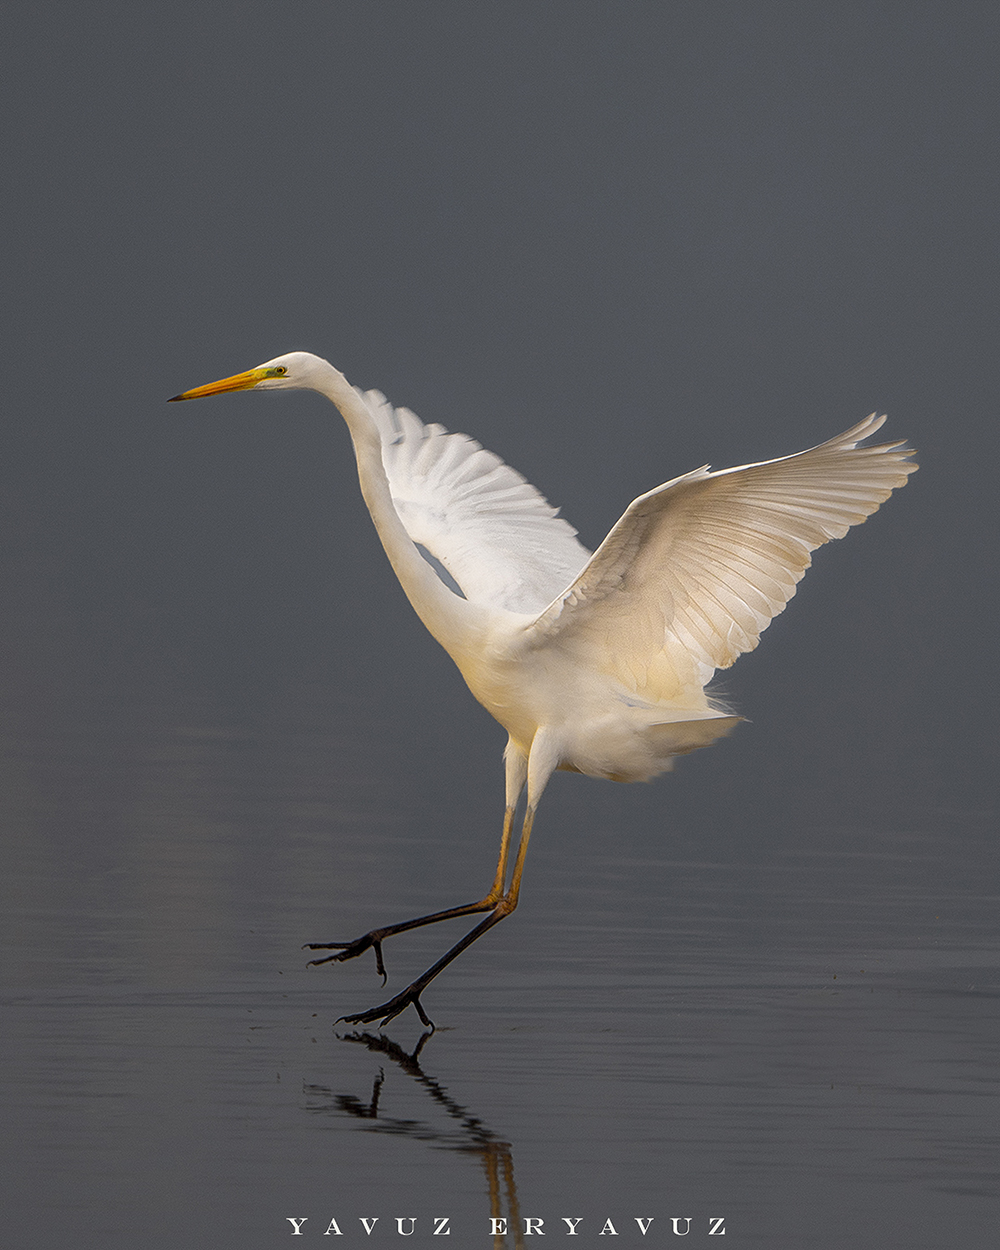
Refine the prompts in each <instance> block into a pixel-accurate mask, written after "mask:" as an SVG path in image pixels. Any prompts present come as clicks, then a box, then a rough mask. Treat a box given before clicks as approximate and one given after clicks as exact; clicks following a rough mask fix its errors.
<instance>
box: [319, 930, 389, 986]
mask: <svg viewBox="0 0 1000 1250" xmlns="http://www.w3.org/2000/svg"><path fill="white" fill-rule="evenodd" d="M382 937H383V933H382V931H381V930H380V929H373V930H372V931H371V933H366V934H365V935H364V937H359V938H358V939H357V940H356V941H354V942H307V943H306V944H305V946H303V948H302V949H303V950H304V951H337V952H338V953H337V954H336V955H327V956H325V957H324V958H323V959H310V960H309V962H308V964H306V967H307V968H312V967H315V966H317V965H319V964H330V963H343V962H344V960H345V959H356V958H357V957H358V955H363V954H364V952H365V951H366V950H367V949H368V948H369V946H371V947H372V948H373V949H374V951H375V971H376V972H377V973H378V974H379V976H380V977H381V978H382V984H383V985H385V983H386V981H387V980H388V979H389V978H388V975H387V973H386V970H385V964H384V963H383V962H382Z"/></svg>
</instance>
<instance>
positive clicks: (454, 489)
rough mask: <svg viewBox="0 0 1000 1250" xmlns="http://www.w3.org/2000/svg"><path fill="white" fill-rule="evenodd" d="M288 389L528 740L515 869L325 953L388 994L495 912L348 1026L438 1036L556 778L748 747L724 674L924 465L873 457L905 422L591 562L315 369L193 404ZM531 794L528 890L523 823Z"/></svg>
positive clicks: (644, 529) (465, 454)
mask: <svg viewBox="0 0 1000 1250" xmlns="http://www.w3.org/2000/svg"><path fill="white" fill-rule="evenodd" d="M283 388H305V389H311V390H316V391H319V392H320V393H321V394H323V395H325V396H327V398H329V399H330V400H332V401H333V403H334V404H336V406H337V408H338V409H339V410H340V413H341V415H342V416H343V417H344V420H345V421H346V422H347V426H348V429H349V430H350V433H351V437H352V440H353V443H354V449H355V455H356V457H357V462H358V477H359V481H360V484H361V489H362V493H363V495H364V498H365V502H366V503H367V505H368V509H369V511H370V513H371V517H372V520H373V521H374V523H375V527H376V529H377V530H378V533H379V537H380V539H381V541H382V545H383V547H384V548H385V551H386V554H387V555H388V557H389V560H390V562H391V563H392V566H393V568H394V570H395V572H396V575H397V577H398V578H399V581H400V583H401V585H402V587H403V589H404V591H405V592H406V594H407V596H408V598H409V600H410V602H411V603H412V604H413V607H414V608H415V609H416V611H417V613H418V614H419V616H420V617H421V619H422V620H423V621H424V623H425V624H426V626H427V627H428V629H429V630H430V631H431V633H432V634H433V635H434V636H435V637H436V638H437V639H438V641H439V642H440V643H441V644H442V646H444V647H445V648H446V650H447V651H448V652H449V654H450V655H451V656H452V658H453V659H454V661H455V663H456V664H457V665H458V667H459V669H460V670H461V672H462V675H463V676H464V678H465V680H466V682H467V683H468V685H469V688H470V689H471V691H472V693H473V694H474V695H475V696H476V698H477V699H478V700H479V701H480V702H481V703H482V704H483V705H484V706H485V707H486V708H487V709H488V710H489V711H490V712H491V713H492V714H493V716H495V717H496V719H497V720H498V721H499V722H500V723H501V724H502V725H503V726H504V728H505V729H506V730H507V731H508V734H509V740H508V744H507V750H506V752H505V756H504V758H505V763H506V798H507V802H506V812H505V817H504V825H503V834H502V838H501V848H500V856H499V860H498V864H497V872H496V876H495V878H494V882H493V885H492V887H491V889H490V890H489V891H488V892H487V894H485V895H484V896H483V898H481V899H479V900H477V901H476V902H474V903H468V904H465V905H463V906H461V907H455V908H450V909H449V910H448V911H444V912H436V913H434V914H432V915H429V916H421V917H418V918H416V919H415V920H409V921H404V922H403V923H401V924H393V925H388V926H385V927H383V928H380V929H374V930H372V931H371V932H370V933H367V934H364V935H363V936H362V937H361V938H358V939H357V940H356V941H354V942H346V943H314V944H311V945H312V948H313V949H331V950H336V951H337V954H334V955H330V956H328V957H327V958H325V959H319V960H315V961H314V962H316V963H325V962H328V961H330V960H343V959H349V958H353V957H354V956H355V955H359V954H361V952H362V951H364V950H367V949H368V948H369V947H373V948H374V950H375V955H376V963H377V967H378V969H379V971H380V972H381V973H382V974H383V976H384V966H383V961H382V941H383V939H384V938H386V937H388V936H391V935H392V934H395V933H400V932H403V931H404V930H406V929H411V928H415V927H416V926H418V925H424V924H431V923H434V922H435V921H438V920H444V919H448V918H451V917H454V916H462V915H471V914H474V913H476V912H484V911H487V912H489V913H490V914H489V915H488V916H487V917H486V919H485V920H483V921H481V922H480V924H479V925H477V926H476V928H474V929H473V930H472V931H471V932H470V933H468V934H467V935H466V937H465V938H463V939H462V940H461V941H460V942H459V943H457V945H456V946H454V947H453V948H452V949H451V950H449V951H448V952H446V954H445V955H444V956H443V957H442V958H441V959H440V960H438V962H437V963H436V964H434V965H433V966H432V967H431V968H429V969H428V970H427V971H426V972H425V973H424V974H423V975H422V976H421V977H419V978H417V980H416V981H414V982H413V984H412V985H409V986H407V988H406V989H405V990H403V991H401V993H399V994H397V995H396V996H395V997H394V998H392V999H390V1000H389V1001H388V1002H387V1003H383V1004H382V1005H381V1006H379V1007H375V1008H373V1009H371V1010H370V1011H367V1012H360V1013H358V1014H357V1015H354V1016H348V1017H345V1018H346V1019H348V1020H349V1021H352V1022H372V1021H375V1020H378V1019H382V1021H383V1023H385V1022H387V1021H388V1020H390V1019H392V1017H393V1016H395V1015H398V1013H399V1012H400V1011H402V1010H403V1009H404V1008H405V1007H406V1006H407V1005H409V1004H411V1003H412V1004H413V1005H414V1006H415V1008H416V1010H417V1011H418V1013H419V1014H420V1017H421V1019H422V1020H423V1021H424V1022H425V1023H427V1024H429V1023H430V1022H429V1021H428V1019H427V1017H426V1014H425V1013H424V1010H423V1007H422V1006H421V1003H420V997H419V996H420V993H421V992H422V990H423V989H424V988H425V987H426V986H427V984H428V983H429V982H430V981H431V980H432V979H433V978H434V977H435V976H436V975H437V974H438V972H440V971H441V969H442V968H444V967H445V966H446V965H447V964H448V963H450V962H451V960H452V959H454V958H455V957H456V956H457V955H458V954H460V953H461V951H463V950H464V949H465V948H466V946H468V945H469V944H470V943H471V942H473V941H475V939H476V938H477V937H479V936H480V935H481V934H482V933H484V932H485V931H486V930H487V929H488V928H490V927H491V926H492V925H494V924H496V923H497V921H499V920H501V919H503V917H504V916H506V915H509V913H510V912H511V911H513V909H514V907H515V906H516V905H517V897H518V890H519V886H520V880H521V872H522V869H523V865H524V856H525V851H526V849H527V845H528V838H529V836H530V833H531V827H532V823H533V820H534V814H535V810H536V808H537V805H538V800H539V798H540V797H541V793H542V791H543V790H544V788H545V785H546V783H547V781H548V779H549V777H550V776H551V775H552V772H553V770H555V769H556V768H564V769H568V770H571V771H578V772H584V773H588V774H590V775H592V776H598V777H608V778H611V779H613V780H619V781H635V780H645V779H648V778H650V777H654V776H656V775H657V774H658V773H661V772H663V771H665V770H666V769H669V768H670V767H671V766H672V763H673V759H674V757H675V756H677V755H680V754H684V753H685V752H687V751H692V750H695V749H696V748H698V747H702V746H708V745H709V744H710V743H711V742H713V741H715V740H716V739H717V738H718V737H720V736H721V735H722V734H725V733H728V732H729V730H730V729H731V728H732V727H733V725H734V724H735V723H736V721H737V719H738V718H736V717H733V716H732V715H730V714H729V713H728V711H727V710H726V709H724V708H721V707H719V706H717V705H716V704H714V703H713V702H712V700H711V698H710V696H709V695H708V694H707V693H706V690H705V687H706V685H707V683H708V682H709V680H710V679H711V677H712V674H713V673H714V671H715V670H716V669H718V668H726V667H728V666H729V665H730V664H732V663H733V661H734V660H735V659H736V658H737V656H739V655H740V654H742V653H743V652H744V651H752V650H753V649H754V647H756V646H757V643H758V641H759V639H760V635H761V633H762V632H763V631H764V630H765V629H766V628H767V626H768V625H769V624H770V622H771V620H772V619H773V618H774V617H775V616H776V615H777V614H778V613H779V612H781V611H782V610H783V609H784V607H785V604H786V603H787V602H788V600H789V599H790V598H791V597H792V595H793V594H794V593H795V587H796V584H797V583H798V581H799V580H800V578H801V577H802V575H803V573H804V572H805V570H806V569H807V568H808V567H809V564H810V553H811V552H812V551H814V550H815V549H816V548H817V547H819V546H821V545H822V544H823V543H825V542H828V541H829V540H830V539H832V538H841V537H843V535H844V534H846V533H847V530H848V529H849V528H850V527H851V526H852V525H857V524H858V523H860V522H861V521H864V520H865V519H866V518H867V517H868V516H870V515H871V513H873V512H874V511H875V510H876V509H877V508H878V507H879V505H880V504H881V503H883V502H884V501H885V500H886V499H887V498H888V497H889V495H890V494H891V492H892V491H893V490H894V489H895V488H896V487H899V486H902V485H903V484H904V483H905V482H906V479H907V476H908V475H909V474H910V473H912V472H913V471H914V470H915V469H916V467H917V466H916V464H915V462H914V461H913V459H912V456H913V452H912V450H911V449H910V448H908V447H906V446H904V445H903V444H902V443H900V442H896V443H885V444H881V445H877V446H874V447H870V446H861V443H862V441H863V440H864V439H865V438H867V437H869V436H870V435H871V434H874V433H875V432H876V431H877V430H878V429H879V428H880V427H881V425H882V424H883V422H884V420H885V418H884V417H876V416H874V415H872V416H871V417H869V418H867V420H865V421H862V422H860V423H859V424H858V425H856V426H854V427H853V428H851V429H849V430H847V431H846V432H845V433H843V434H841V435H838V436H837V437H836V438H833V439H830V440H829V441H828V442H826V443H821V444H820V445H819V446H818V447H813V448H811V449H810V450H808V451H803V452H799V453H798V454H796V455H792V456H785V457H783V458H781V459H778V460H767V461H763V462H761V463H759V464H748V465H742V466H740V467H739V468H735V469H724V470H721V471H718V472H712V471H710V470H709V468H708V467H707V466H706V467H704V468H701V469H696V470H694V471H693V472H691V473H686V474H684V475H683V476H682V477H678V478H674V479H673V481H670V482H666V483H665V484H664V485H662V486H658V487H656V488H655V489H654V490H651V491H649V492H648V493H647V494H645V495H640V496H639V498H638V499H636V500H634V501H633V502H632V503H631V504H630V505H629V506H628V508H627V509H626V510H625V512H624V514H623V516H622V518H621V520H619V521H618V522H617V524H616V525H615V526H614V527H613V528H612V530H611V532H610V534H608V536H607V538H606V539H605V540H604V542H603V543H602V544H601V545H600V547H599V548H598V550H597V552H596V553H595V554H593V555H591V554H590V552H588V551H587V550H586V548H585V547H583V546H582V544H581V543H580V542H579V541H578V539H577V538H576V531H575V530H574V529H573V528H572V526H570V525H569V524H568V523H567V522H566V521H564V520H563V519H562V518H561V517H559V516H557V514H556V509H554V508H553V507H551V505H550V504H549V503H548V502H547V501H546V500H545V499H544V498H543V496H542V495H541V494H540V493H539V492H538V491H537V490H536V489H535V488H534V487H533V486H532V485H530V483H528V482H527V481H526V480H525V479H524V478H523V477H522V476H521V474H520V473H518V472H517V471H516V470H515V469H512V468H511V467H510V466H509V465H506V464H504V462H503V461H502V460H501V459H500V458H499V457H498V456H496V455H494V454H493V453H492V452H490V451H486V450H484V449H483V448H482V447H481V446H480V445H479V444H478V443H477V442H475V441H474V440H473V439H471V438H469V437H468V436H467V435H465V434H450V433H448V431H447V430H445V429H444V428H443V427H442V426H440V425H424V424H423V423H422V422H421V421H420V420H418V418H417V417H415V416H414V415H413V413H412V412H410V411H409V410H408V409H406V408H395V409H394V408H393V407H392V406H391V405H390V404H389V403H388V402H387V401H386V399H385V397H384V396H383V395H381V394H380V393H379V392H378V391H368V392H364V393H363V392H361V391H357V390H355V389H354V388H352V387H351V386H350V385H349V384H348V382H347V381H346V379H345V378H344V376H343V375H342V374H341V373H339V372H338V371H337V370H336V369H334V368H333V366H332V365H330V364H328V363H327V362H326V361H325V360H320V359H319V358H318V357H316V356H312V355H310V354H309V353H306V352H292V353H290V354H288V355H286V356H279V357H277V358H276V359H274V360H271V361H268V362H267V363H266V364H264V365H259V366H258V367H257V368H256V369H251V370H249V371H248V372H246V373H242V374H237V375H236V376H234V377H231V378H226V379H224V380H223V381H221V382H213V383H210V384H209V385H208V386H204V387H198V388H196V389H195V390H193V391H186V392H185V393H184V394H183V395H178V396H176V397H175V398H176V399H194V398H197V397H199V396H202V395H212V394H216V393H219V392H221V391H229V390H249V389H258V390H274V389H283ZM421 548H423V549H425V550H426V551H427V552H429V553H430V554H431V555H432V556H433V557H434V558H435V559H436V560H438V561H439V562H440V564H441V566H442V567H443V568H444V569H445V570H446V571H447V573H448V575H449V576H450V577H451V578H452V579H454V582H455V583H456V584H457V585H458V586H459V587H460V588H461V594H456V593H455V592H454V591H453V590H452V589H451V588H450V587H449V586H448V585H447V584H446V583H445V581H443V580H442V579H441V578H440V577H439V576H438V575H437V573H436V572H435V571H434V569H433V568H432V567H431V565H430V564H429V563H428V562H427V561H426V560H425V559H424V558H423V556H422V555H421V550H420V549H421ZM525 786H527V807H526V810H525V816H524V822H523V824H522V828H521V836H520V841H519V844H518V852H517V858H516V862H515V864H514V869H513V873H512V875H511V880H510V884H509V886H508V885H507V862H508V857H509V849H510V841H511V830H512V826H513V820H514V810H515V807H516V805H517V801H518V799H519V797H520V795H521V792H522V790H524V788H525Z"/></svg>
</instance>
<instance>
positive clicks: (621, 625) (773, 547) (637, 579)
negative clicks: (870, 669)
mask: <svg viewBox="0 0 1000 1250" xmlns="http://www.w3.org/2000/svg"><path fill="white" fill-rule="evenodd" d="M884 420H885V418H884V417H876V416H875V415H874V414H873V415H872V416H871V417H869V418H868V419H867V420H866V421H862V422H861V423H860V424H858V425H856V426H854V427H853V429H850V430H847V431H846V432H845V433H844V434H841V435H840V436H839V437H837V438H832V439H830V441H829V442H827V443H822V444H820V446H818V447H813V448H812V449H811V450H809V451H803V452H799V454H798V455H794V456H785V457H783V458H782V459H780V460H768V461H764V462H763V463H761V464H748V465H743V466H742V467H741V468H736V469H725V470H722V471H720V472H716V473H712V472H710V471H709V469H708V467H707V466H706V467H705V468H702V469H696V470H695V471H694V472H693V473H687V474H685V475H684V476H683V477H679V478H675V479H674V480H673V481H672V482H667V483H666V484H665V485H663V486H659V487H657V488H656V490H652V491H650V492H649V493H648V494H646V495H640V497H639V498H638V499H636V500H635V501H634V502H633V503H632V504H630V505H629V507H628V509H627V511H626V512H625V515H624V516H623V517H622V518H621V520H620V521H619V522H618V523H617V524H616V525H615V527H614V528H613V529H612V531H611V533H610V534H609V535H608V537H607V538H606V539H605V540H604V542H603V543H602V544H601V546H600V547H599V548H598V550H597V552H596V553H595V554H594V556H593V558H592V559H591V561H590V562H589V564H588V565H587V567H586V568H585V569H584V570H583V572H582V573H581V574H580V576H579V577H578V578H577V579H576V581H575V582H574V583H573V584H572V585H571V586H570V587H569V589H568V590H567V591H565V592H564V593H563V594H562V595H560V596H559V597H558V598H557V599H556V601H555V602H553V603H552V604H551V605H550V606H549V608H548V609H547V610H546V611H545V612H544V613H542V615H541V616H540V617H539V619H538V621H536V622H535V624H534V626H532V639H533V641H535V642H537V643H538V644H539V645H542V644H543V643H544V642H546V641H553V640H554V639H555V638H556V637H558V638H559V640H560V641H561V642H562V643H563V644H565V645H571V646H573V647H574V649H577V650H579V649H580V648H584V649H585V650H586V651H587V652H588V654H589V655H590V657H591V662H592V663H593V664H594V665H595V667H599V668H600V669H601V670H602V671H605V672H610V673H614V675H615V676H616V677H618V678H619V679H620V680H621V681H622V682H623V683H624V684H625V685H626V686H628V687H629V688H631V689H633V690H636V691H638V692H645V693H646V694H647V695H648V696H649V697H653V698H663V697H671V696H672V695H673V696H676V693H677V690H678V686H680V687H689V686H690V685H691V683H692V681H696V682H697V684H698V685H704V684H705V682H706V681H708V680H709V678H710V677H711V673H712V671H713V670H714V669H716V668H727V667H728V666H729V665H730V664H732V663H733V661H734V660H735V659H736V657H737V656H738V655H740V654H741V653H742V652H744V651H752V650H753V649H754V647H756V645H757V643H758V641H759V639H760V635H761V633H762V632H763V631H764V630H765V629H766V628H767V626H768V625H769V624H770V622H771V620H772V619H773V618H774V617H775V616H777V615H778V613H779V612H781V611H782V609H783V608H784V606H785V604H786V603H787V602H788V600H789V599H790V598H791V597H792V595H793V594H794V593H795V586H796V583H797V582H798V581H799V579H800V578H801V577H802V574H803V573H804V572H805V571H806V569H807V568H808V567H809V564H810V558H809V553H810V552H811V551H813V550H814V549H815V548H816V547H819V546H821V545H822V544H823V543H825V542H829V541H830V539H832V538H842V537H843V536H844V534H846V533H847V531H848V529H849V528H850V527H851V526H852V525H857V524H858V523H859V522H861V521H864V520H865V518H866V517H868V516H870V515H871V513H873V512H874V511H875V510H876V509H877V508H878V506H879V504H881V503H882V502H884V500H886V499H887V498H888V497H889V495H890V493H891V492H892V491H893V490H894V489H895V488H896V487H898V486H902V485H903V484H904V483H905V482H906V478H907V475H908V474H910V473H912V472H913V471H914V470H915V469H916V467H917V466H916V464H915V463H914V462H913V461H912V459H910V458H909V457H911V456H912V455H913V451H912V449H911V448H908V447H904V445H903V444H902V443H886V444H884V445H882V446H876V447H859V446H858V444H859V442H860V441H861V440H862V439H864V438H867V437H868V436H869V435H870V434H874V432H875V431H876V430H877V429H878V428H879V427H880V426H881V425H882V423H883V421H884ZM692 664H693V666H694V668H693V671H692ZM685 669H687V672H685V671H683V670H685Z"/></svg>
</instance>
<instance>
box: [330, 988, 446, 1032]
mask: <svg viewBox="0 0 1000 1250" xmlns="http://www.w3.org/2000/svg"><path fill="white" fill-rule="evenodd" d="M423 988H424V986H423V985H421V984H420V983H419V981H415V982H414V983H413V984H412V985H408V986H407V987H406V989H405V990H403V991H401V993H399V994H397V995H396V997H395V998H390V999H389V1001H388V1002H387V1003H383V1004H382V1006H381V1007H372V1009H371V1010H370V1011H359V1012H358V1013H357V1015H354V1016H341V1017H340V1020H338V1021H336V1023H337V1024H340V1023H341V1022H343V1023H344V1024H376V1023H377V1024H378V1025H379V1027H380V1028H385V1026H386V1025H387V1024H388V1023H389V1021H390V1020H395V1018H396V1017H397V1016H398V1015H399V1013H400V1012H401V1011H405V1010H406V1008H407V1007H409V1006H410V1004H411V1003H412V1004H413V1007H414V1008H415V1009H416V1013H417V1015H418V1016H419V1017H420V1023H421V1024H422V1025H423V1026H424V1028H427V1029H430V1030H431V1032H433V1031H434V1023H433V1021H432V1020H430V1018H429V1017H428V1015H427V1012H426V1011H424V1009H423V1007H422V1006H421V1004H420V992H421V990H423Z"/></svg>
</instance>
